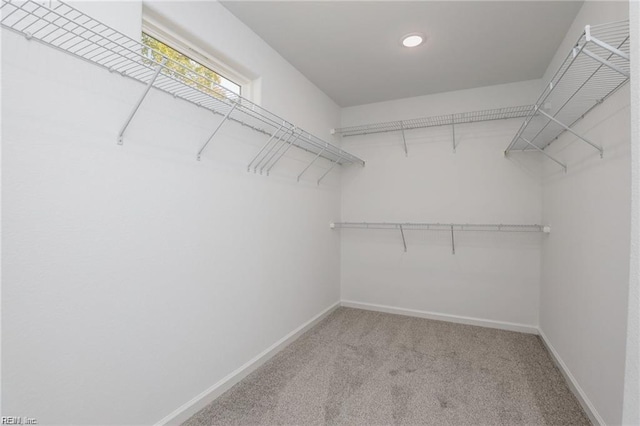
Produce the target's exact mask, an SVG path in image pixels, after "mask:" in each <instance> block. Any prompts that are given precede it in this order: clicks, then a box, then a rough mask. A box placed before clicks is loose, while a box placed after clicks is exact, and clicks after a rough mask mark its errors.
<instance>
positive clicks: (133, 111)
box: [118, 58, 167, 145]
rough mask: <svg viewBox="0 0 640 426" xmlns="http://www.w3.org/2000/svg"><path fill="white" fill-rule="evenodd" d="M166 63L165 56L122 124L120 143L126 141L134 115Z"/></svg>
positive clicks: (119, 134)
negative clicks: (126, 133)
mask: <svg viewBox="0 0 640 426" xmlns="http://www.w3.org/2000/svg"><path fill="white" fill-rule="evenodd" d="M166 63H167V58H163V59H162V63H161V64H160V65H158V66H157V67H156V71H155V72H154V73H153V77H151V80H150V81H149V82H148V83H147V88H146V89H145V90H144V92H143V93H142V96H140V99H138V103H136V105H135V106H134V107H133V109H132V110H131V113H130V114H129V117H128V118H127V121H125V123H124V126H122V128H121V129H120V133H118V145H122V144H123V143H124V132H125V131H126V130H127V127H129V124H131V120H133V116H134V115H136V112H138V109H139V108H140V105H142V101H144V98H146V97H147V94H148V93H149V90H151V87H152V86H153V83H154V82H155V81H156V78H158V75H159V74H160V71H162V68H163V67H164V64H166Z"/></svg>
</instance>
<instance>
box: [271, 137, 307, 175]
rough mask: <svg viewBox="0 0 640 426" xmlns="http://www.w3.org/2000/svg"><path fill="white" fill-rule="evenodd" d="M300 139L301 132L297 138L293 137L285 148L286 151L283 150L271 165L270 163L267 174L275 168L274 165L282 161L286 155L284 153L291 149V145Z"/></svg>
mask: <svg viewBox="0 0 640 426" xmlns="http://www.w3.org/2000/svg"><path fill="white" fill-rule="evenodd" d="M298 139H300V134H298V136H296V137H295V138H293V139H291V142H289V145H288V146H287V147H286V148H285V150H284V151H282V152H281V153H280V155H278V158H276V159H275V160H274V162H273V163H271V165H270V166H269V168H268V169H267V176H269V172H271V169H273V168H274V166H275V165H276V164H277V163H278V161H280V159H281V158H282V157H284V155H285V154H286V153H287V152H288V151H289V150H290V149H291V147H292V146H293V144H294V143H296V141H297V140H298ZM268 163H269V162H268V161H267V164H268Z"/></svg>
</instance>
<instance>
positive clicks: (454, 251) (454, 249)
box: [451, 225, 456, 254]
mask: <svg viewBox="0 0 640 426" xmlns="http://www.w3.org/2000/svg"><path fill="white" fill-rule="evenodd" d="M451 254H456V240H455V239H454V237H453V225H451Z"/></svg>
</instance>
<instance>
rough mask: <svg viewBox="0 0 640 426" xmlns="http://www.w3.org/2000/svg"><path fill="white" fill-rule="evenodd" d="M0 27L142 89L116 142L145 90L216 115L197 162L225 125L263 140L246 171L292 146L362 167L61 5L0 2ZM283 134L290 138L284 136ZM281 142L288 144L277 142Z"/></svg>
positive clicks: (266, 112)
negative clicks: (263, 138) (123, 78)
mask: <svg viewBox="0 0 640 426" xmlns="http://www.w3.org/2000/svg"><path fill="white" fill-rule="evenodd" d="M42 3H46V4H42ZM0 25H1V26H2V27H3V28H4V29H7V30H10V31H13V32H15V33H17V34H20V35H22V36H24V37H26V38H27V39H28V40H34V41H37V42H39V43H42V44H44V45H47V46H49V47H51V48H53V49H56V50H58V51H60V52H64V53H67V54H70V55H72V56H74V57H76V58H78V59H82V60H83V61H85V62H88V63H91V64H93V65H97V66H99V67H101V68H104V69H106V70H108V71H110V72H113V73H118V74H120V75H122V76H123V77H126V78H129V79H132V80H135V81H137V82H139V83H142V84H144V85H145V86H146V88H145V90H144V92H143V94H142V96H141V97H140V98H139V99H138V102H137V103H136V104H135V106H134V108H133V110H132V111H131V113H130V114H129V116H128V117H127V119H126V121H125V123H124V125H123V126H122V128H121V129H120V131H119V133H118V135H117V141H118V144H121V145H122V143H123V140H124V134H125V132H126V130H127V128H128V126H129V125H130V123H131V122H132V120H133V118H134V116H135V115H136V114H137V113H138V111H139V109H140V107H141V105H142V103H143V101H144V99H145V98H146V97H147V95H148V93H149V91H150V90H151V88H154V89H157V90H159V91H162V92H165V93H167V94H169V95H171V96H173V97H174V98H178V99H181V100H184V101H187V102H189V103H191V104H193V105H196V106H198V107H200V108H204V109H206V110H209V111H211V112H213V113H214V114H215V115H219V116H220V117H222V121H221V122H220V123H218V126H217V127H216V129H215V130H214V132H213V133H212V135H211V136H210V137H209V139H207V141H206V142H205V143H204V145H203V146H202V147H201V148H200V150H199V151H198V153H197V158H198V159H201V158H202V154H203V152H204V151H205V149H206V148H207V146H208V145H209V144H210V142H211V141H212V140H213V138H214V137H215V136H216V134H217V133H218V131H219V130H220V128H221V126H222V125H223V124H224V123H226V122H229V121H230V122H233V123H235V124H238V125H240V126H242V127H246V128H248V129H251V130H254V131H256V132H257V133H261V134H264V135H266V136H267V137H268V138H269V140H268V142H267V143H266V144H265V145H264V146H263V149H261V151H260V152H259V153H258V154H257V155H256V158H254V159H253V160H252V161H251V162H250V163H249V165H248V169H249V170H251V168H253V169H254V171H256V170H260V171H264V170H266V171H267V173H268V171H269V170H270V169H272V168H273V166H275V164H276V163H277V162H278V160H279V159H280V158H281V155H280V154H282V153H283V151H282V150H284V152H286V151H288V149H289V148H291V147H294V146H295V147H296V148H298V149H301V150H303V151H307V152H309V153H310V154H312V155H314V156H318V157H322V158H324V159H325V160H327V161H328V162H329V163H331V164H333V163H336V164H337V165H340V166H342V165H349V164H359V165H361V166H364V164H365V163H364V161H363V160H362V159H360V158H358V157H356V156H355V155H352V154H350V153H348V152H346V151H344V150H342V149H341V148H340V147H338V146H336V145H333V144H330V143H327V142H326V141H324V140H322V139H320V138H318V137H317V136H314V135H312V134H311V133H309V132H307V131H305V130H303V129H301V128H299V127H297V126H295V125H293V124H292V123H290V122H288V121H286V120H284V119H282V118H281V117H279V116H278V115H276V114H274V113H272V112H271V111H269V110H267V109H265V108H262V107H261V106H259V105H257V104H255V103H253V102H251V101H249V100H248V99H245V98H243V97H242V96H240V95H238V94H236V93H234V92H231V91H230V90H228V89H227V88H225V87H223V86H221V85H220V84H218V83H217V82H215V81H213V80H211V79H210V78H208V77H207V76H206V75H204V74H202V73H199V72H196V71H195V70H194V69H191V68H188V67H187V65H185V64H181V63H179V62H176V61H174V60H173V59H171V58H169V57H167V56H165V55H163V54H162V53H161V52H158V51H156V50H153V49H152V48H150V47H149V46H146V45H144V44H142V43H141V42H140V40H134V39H132V38H130V37H128V36H127V35H125V34H122V33H121V32H119V31H117V30H115V29H113V28H111V27H109V26H107V25H105V24H103V23H102V22H100V21H98V20H96V19H94V18H92V17H91V16H89V15H87V14H85V13H83V12H81V11H79V10H78V9H76V8H74V7H72V6H70V5H68V4H66V3H64V2H62V1H56V0H53V1H49V2H39V1H34V0H0ZM288 134H290V135H291V136H290V137H287V135H288ZM284 140H286V143H288V145H286V143H283V141H284ZM274 142H275V143H274ZM274 149H276V151H275V152H274ZM278 149H280V150H279V151H278ZM265 153H266V154H267V156H266V157H265V156H264V154H265ZM278 155H280V156H278ZM282 155H284V154H282ZM274 160H275V161H274Z"/></svg>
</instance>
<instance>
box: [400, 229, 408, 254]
mask: <svg viewBox="0 0 640 426" xmlns="http://www.w3.org/2000/svg"><path fill="white" fill-rule="evenodd" d="M400 235H402V245H403V246H404V252H405V253H406V252H407V240H406V239H405V238H404V229H402V225H400Z"/></svg>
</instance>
